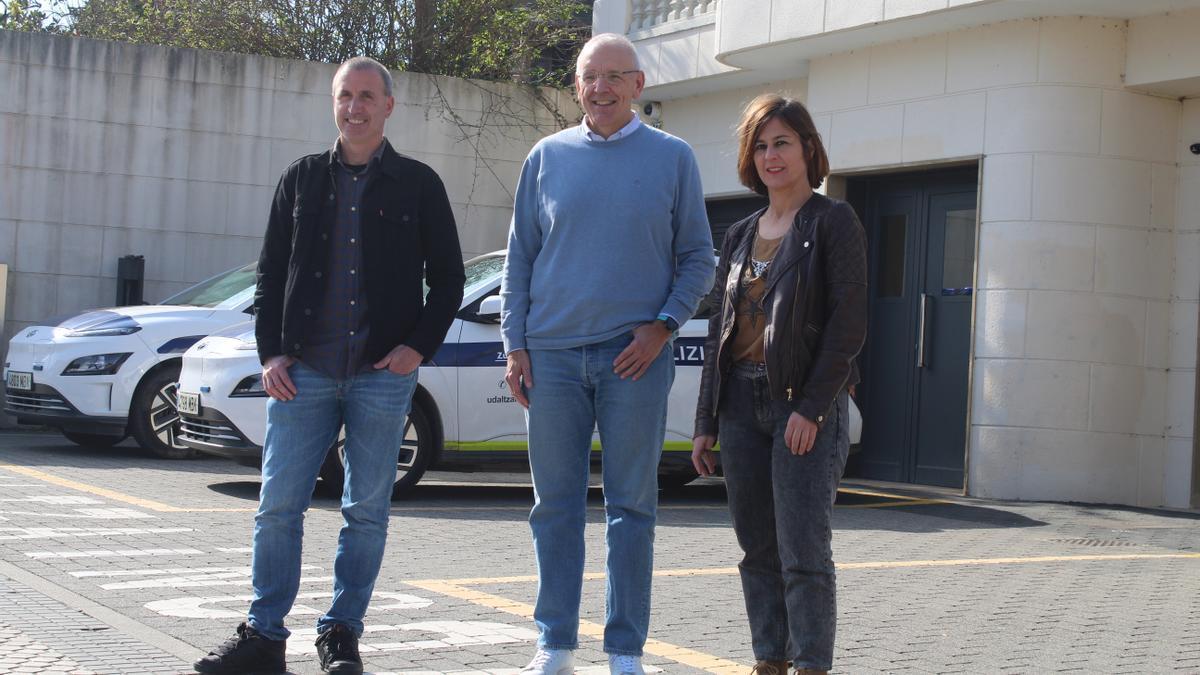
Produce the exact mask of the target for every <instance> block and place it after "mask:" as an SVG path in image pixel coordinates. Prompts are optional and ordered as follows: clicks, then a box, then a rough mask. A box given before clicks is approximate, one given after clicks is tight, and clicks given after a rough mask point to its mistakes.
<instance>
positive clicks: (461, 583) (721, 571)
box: [406, 553, 1200, 587]
mask: <svg viewBox="0 0 1200 675" xmlns="http://www.w3.org/2000/svg"><path fill="white" fill-rule="evenodd" d="M1177 559H1183V560H1189V559H1191V560H1200V553H1114V554H1085V555H1044V556H1026V557H1019V558H1017V557H1014V558H952V559H949V560H880V561H864V562H844V563H837V568H838V569H839V570H867V569H900V568H907V567H955V566H970V565H1020V564H1031V563H1047V562H1104V561H1110V560H1112V561H1119V560H1177ZM737 573H738V569H737V568H736V567H697V568H688V569H666V570H654V576H656V577H704V576H721V575H727V574H737ZM583 578H584V580H585V581H600V580H603V579H604V572H588V573H586V574H584V575H583ZM537 580H538V578H537V575H534V574H527V575H520V576H511V577H464V578H459V579H419V580H416V581H409V582H406V583H410V584H416V585H420V584H449V585H451V586H456V587H465V586H483V585H488V584H497V585H499V584H521V583H534V582H536V581H537Z"/></svg>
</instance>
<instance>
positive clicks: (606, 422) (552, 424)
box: [526, 334, 675, 656]
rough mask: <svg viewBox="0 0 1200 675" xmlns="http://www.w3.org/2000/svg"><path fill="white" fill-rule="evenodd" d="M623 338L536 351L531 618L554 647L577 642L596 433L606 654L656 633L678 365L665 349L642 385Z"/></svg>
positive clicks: (638, 646) (543, 642) (531, 418)
mask: <svg viewBox="0 0 1200 675" xmlns="http://www.w3.org/2000/svg"><path fill="white" fill-rule="evenodd" d="M631 340H632V336H631V335H628V334H627V335H623V336H620V337H617V338H613V339H611V340H607V341H605V342H600V343H597V344H593V345H587V346H584V347H578V348H574V349H548V350H536V349H535V350H530V352H529V358H530V363H531V366H532V368H533V387H531V388H530V389H529V390H528V391H527V394H528V396H529V410H528V411H527V412H526V423H527V425H528V427H529V466H530V469H531V470H532V474H533V491H534V506H533V510H532V511H531V512H530V514H529V526H530V528H531V529H532V530H533V546H534V551H535V553H536V555H537V565H538V596H537V605H536V606H535V608H534V614H533V620H534V623H536V624H537V627H538V630H539V631H540V632H541V636H540V638H539V641H538V644H539V645H540V646H542V647H545V648H547V649H575V648H576V647H577V646H578V644H579V601H580V595H581V593H582V588H583V563H584V543H583V528H584V522H585V520H586V509H587V486H588V468H589V459H590V454H591V447H592V430H593V429H596V428H598V429H599V432H600V444H601V446H602V448H603V459H604V467H603V478H604V511H605V523H606V525H607V530H606V540H607V544H608V563H607V568H606V571H607V577H608V594H607V608H608V611H607V615H606V618H605V625H604V651H606V652H608V653H609V654H631V655H636V656H640V655H641V653H642V647H643V645H645V643H646V634H647V632H648V630H649V627H650V583H651V572H652V571H653V568H654V521H655V517H656V512H657V508H658V460H659V455H661V454H662V444H663V434H664V433H665V429H666V419H667V394H668V393H669V392H670V390H671V383H672V381H673V380H674V379H675V360H674V358H673V357H672V353H671V345H670V343H668V344H666V345H665V346H664V347H663V350H662V353H661V354H659V355H658V357H657V358H656V359H655V360H654V362H653V363H652V364H651V366H650V367H649V368H648V369H647V371H646V373H645V374H644V375H642V377H641V378H639V379H638V380H637V381H634V380H632V379H625V380H622V379H621V378H620V377H618V376H617V375H616V374H615V373H614V372H613V360H614V359H616V358H617V355H618V354H620V353H621V350H623V349H624V348H625V347H626V346H627V345H629V343H630V341H631Z"/></svg>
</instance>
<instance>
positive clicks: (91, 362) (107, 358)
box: [62, 352, 132, 375]
mask: <svg viewBox="0 0 1200 675" xmlns="http://www.w3.org/2000/svg"><path fill="white" fill-rule="evenodd" d="M130 355H132V352H122V353H120V354H92V355H91V356H81V357H79V358H77V359H75V360H74V361H72V362H70V363H68V364H67V367H66V368H65V369H63V371H62V374H63V375H112V374H113V373H115V372H117V369H119V368H120V367H121V364H122V363H125V359H127V358H129V357H130Z"/></svg>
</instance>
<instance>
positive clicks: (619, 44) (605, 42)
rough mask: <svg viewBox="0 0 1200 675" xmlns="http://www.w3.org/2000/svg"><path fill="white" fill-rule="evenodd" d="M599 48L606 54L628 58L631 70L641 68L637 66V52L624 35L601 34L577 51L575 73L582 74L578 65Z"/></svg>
mask: <svg viewBox="0 0 1200 675" xmlns="http://www.w3.org/2000/svg"><path fill="white" fill-rule="evenodd" d="M601 48H604V50H605V51H606V52H611V51H619V52H624V53H625V56H628V58H629V63H631V64H633V65H632V69H633V70H641V66H640V65H639V64H638V55H637V50H636V49H634V48H633V43H632V42H630V41H629V38H627V37H625V36H624V35H617V34H616V33H601V34H599V35H596V36H594V37H592V39H591V40H588V41H587V42H586V43H585V44H584V45H583V49H581V50H579V57H578V58H576V59H575V73H576V74H579V73H581V72H583V71H581V70H580V64H581V63H583V62H584V61H585V60H587V57H588V56H591V55H592V53H593V52H595V51H596V50H597V49H601Z"/></svg>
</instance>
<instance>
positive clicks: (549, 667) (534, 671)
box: [521, 647, 575, 675]
mask: <svg viewBox="0 0 1200 675" xmlns="http://www.w3.org/2000/svg"><path fill="white" fill-rule="evenodd" d="M574 672H575V652H573V651H571V650H570V649H543V648H541V647H538V650H537V653H536V654H534V655H533V660H532V661H530V662H529V665H527V666H525V667H524V668H522V669H521V675H572V674H573V673H574Z"/></svg>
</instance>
